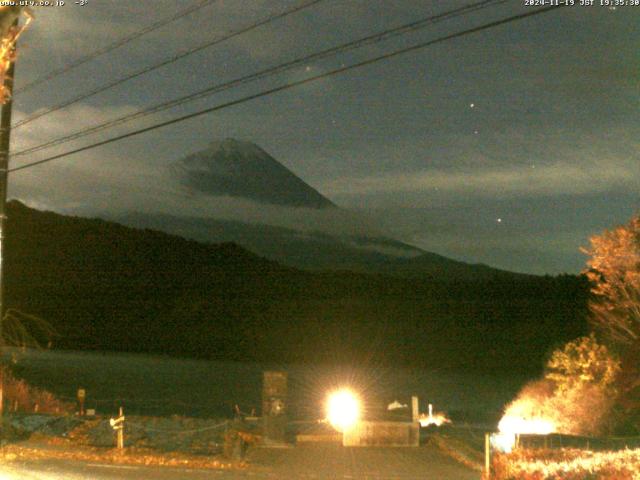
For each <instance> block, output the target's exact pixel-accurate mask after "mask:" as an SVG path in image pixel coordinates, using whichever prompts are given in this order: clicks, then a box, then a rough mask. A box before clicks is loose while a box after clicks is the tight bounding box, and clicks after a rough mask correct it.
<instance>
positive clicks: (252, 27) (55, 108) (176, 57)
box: [12, 0, 324, 128]
mask: <svg viewBox="0 0 640 480" xmlns="http://www.w3.org/2000/svg"><path fill="white" fill-rule="evenodd" d="M322 1H324V0H311V1H307V2H304V3H302V4H300V5H297V6H294V7H292V8H289V9H287V10H284V11H281V12H278V13H274V14H271V15H269V16H268V17H266V18H263V19H261V20H259V21H257V22H255V23H252V24H251V25H249V26H247V27H243V28H241V29H239V30H235V31H232V32H230V33H228V34H226V35H223V36H216V37H214V38H213V39H212V40H209V41H207V42H205V43H202V44H200V45H197V46H195V47H192V48H189V49H187V50H185V51H183V52H181V53H178V54H176V55H174V56H172V57H169V58H166V59H165V60H163V61H162V62H159V63H156V64H154V65H151V66H149V67H145V68H142V69H140V70H138V71H136V72H134V73H131V74H129V75H126V76H124V77H122V78H119V79H118V80H115V81H112V82H109V83H106V84H104V85H101V86H99V87H96V88H95V89H93V90H90V91H88V92H86V93H83V94H81V95H78V96H76V97H73V98H71V99H69V100H66V101H64V102H61V103H58V104H57V105H54V106H52V107H49V108H46V109H44V110H42V111H39V112H36V113H34V114H32V115H30V116H28V117H26V118H24V119H22V120H20V121H19V122H16V123H15V124H14V125H13V126H12V128H18V127H20V126H22V125H25V124H27V123H29V122H32V121H34V120H36V119H38V118H40V117H43V116H44V115H48V114H50V113H53V112H56V111H58V110H61V109H63V108H65V107H68V106H70V105H73V104H75V103H77V102H80V101H82V100H85V99H87V98H89V97H93V96H94V95H97V94H99V93H102V92H104V91H106V90H109V89H111V88H113V87H116V86H118V85H122V84H123V83H125V82H128V81H129V80H133V79H134V78H137V77H140V76H141V75H144V74H146V73H149V72H152V71H154V70H157V69H159V68H162V67H165V66H167V65H170V64H172V63H174V62H177V61H178V60H181V59H183V58H186V57H188V56H190V55H193V54H194V53H197V52H199V51H201V50H204V49H205V48H209V47H212V46H214V45H217V44H219V43H222V42H224V41H226V40H230V39H232V38H234V37H237V36H239V35H243V34H245V33H248V32H250V31H252V30H255V29H256V28H258V27H261V26H263V25H266V24H268V23H271V22H273V21H275V20H279V19H281V18H284V17H287V16H289V15H292V14H294V13H297V12H299V11H301V10H304V9H306V8H309V7H311V6H313V5H315V4H317V3H320V2H322Z"/></svg>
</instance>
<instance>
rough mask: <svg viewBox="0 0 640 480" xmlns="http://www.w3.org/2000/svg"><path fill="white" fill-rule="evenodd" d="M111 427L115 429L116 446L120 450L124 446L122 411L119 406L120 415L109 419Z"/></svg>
mask: <svg viewBox="0 0 640 480" xmlns="http://www.w3.org/2000/svg"><path fill="white" fill-rule="evenodd" d="M109 423H110V424H111V428H113V429H114V430H115V431H116V448H117V449H118V450H122V449H123V448H124V411H123V410H122V407H120V416H119V417H118V418H112V419H110V420H109Z"/></svg>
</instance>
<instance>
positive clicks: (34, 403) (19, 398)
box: [1, 367, 73, 413]
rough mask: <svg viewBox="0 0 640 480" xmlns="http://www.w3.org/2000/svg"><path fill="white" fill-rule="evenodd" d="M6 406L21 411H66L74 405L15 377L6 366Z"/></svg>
mask: <svg viewBox="0 0 640 480" xmlns="http://www.w3.org/2000/svg"><path fill="white" fill-rule="evenodd" d="M1 370H2V372H1V374H2V379H3V396H4V404H5V408H8V409H9V410H11V411H14V410H17V411H20V412H35V411H38V412H41V413H66V412H71V411H73V405H71V404H69V403H66V402H63V401H61V400H59V399H58V398H56V397H55V396H54V395H53V394H52V393H51V392H48V391H46V390H43V389H40V388H35V387H32V386H30V385H29V384H28V383H26V382H25V381H24V380H19V379H17V378H15V377H14V376H13V375H12V374H11V372H10V370H9V369H8V368H6V367H3V368H2V369H1Z"/></svg>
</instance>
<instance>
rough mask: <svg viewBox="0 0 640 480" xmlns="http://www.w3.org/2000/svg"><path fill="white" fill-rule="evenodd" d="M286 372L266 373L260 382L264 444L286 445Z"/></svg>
mask: <svg viewBox="0 0 640 480" xmlns="http://www.w3.org/2000/svg"><path fill="white" fill-rule="evenodd" d="M286 413H287V372H280V371H266V372H264V374H263V381H262V434H263V438H264V441H265V443H270V444H284V443H286V435H285V433H286V428H287V414H286Z"/></svg>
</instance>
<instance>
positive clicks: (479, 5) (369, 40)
mask: <svg viewBox="0 0 640 480" xmlns="http://www.w3.org/2000/svg"><path fill="white" fill-rule="evenodd" d="M507 1H508V0H482V1H480V2H476V3H472V4H469V5H466V6H463V7H459V8H456V9H453V10H449V11H447V12H444V13H441V14H437V15H433V16H430V17H427V18H423V19H420V20H417V21H415V22H411V23H408V24H405V25H401V26H399V27H395V28H392V29H388V30H384V31H382V32H379V33H376V34H373V35H368V36H366V37H364V38H360V39H358V40H354V41H351V42H347V43H345V44H342V45H339V46H336V47H332V48H329V49H326V50H323V51H320V52H317V53H312V54H310V55H307V56H304V57H302V58H297V59H295V60H291V61H289V62H286V63H283V64H280V65H277V66H275V67H271V68H267V69H265V70H261V71H259V72H256V73H252V74H250V75H246V76H244V77H240V78H236V79H234V80H230V81H228V82H225V83H222V84H216V85H213V86H210V87H208V88H206V89H204V90H200V91H199V92H196V93H192V94H189V95H186V96H183V97H180V98H178V99H174V100H170V101H168V102H163V103H160V104H158V105H155V106H152V107H149V108H146V109H144V110H139V111H137V112H133V113H130V114H128V115H124V116H122V117H119V118H116V119H113V120H109V121H107V122H105V123H102V124H99V125H95V126H93V127H88V128H85V129H83V130H80V131H78V132H75V133H72V134H69V135H65V136H62V137H58V138H56V139H53V140H50V141H48V142H45V143H42V144H40V145H36V146H33V147H29V148H26V149H24V150H20V151H18V152H12V153H11V156H12V157H13V158H15V157H18V156H22V155H26V154H29V153H34V152H38V151H40V150H44V149H47V148H50V147H53V146H56V145H61V144H64V143H67V142H70V141H72V140H77V139H78V138H82V137H85V136H87V135H90V134H93V133H97V132H100V131H102V130H105V129H108V128H112V127H115V126H117V125H121V124H124V123H127V122H130V121H133V120H137V119H140V118H143V117H146V116H148V115H151V114H154V113H157V112H160V111H163V110H167V109H169V108H173V107H176V106H179V105H182V104H184V103H187V102H191V101H194V100H198V99H201V98H205V97H207V96H210V95H213V94H215V93H218V92H221V91H225V90H229V89H232V88H235V87H237V86H239V85H242V84H244V83H248V82H252V81H255V80H260V79H262V78H265V77H269V76H272V75H275V74H278V73H282V72H285V71H287V70H291V69H293V68H295V67H296V66H298V65H300V64H304V63H308V62H312V61H317V60H320V59H324V58H327V57H331V56H335V55H337V54H340V53H344V52H347V51H351V50H354V49H357V48H361V47H363V46H365V45H372V44H375V43H379V42H382V41H385V40H388V39H390V38H393V37H397V36H399V35H404V34H406V33H408V32H411V31H415V30H418V29H421V28H424V27H426V26H428V25H431V24H434V23H437V22H440V21H443V20H447V19H450V18H454V17H457V16H461V15H466V14H469V13H471V12H475V11H478V10H481V9H484V8H488V7H490V6H496V5H499V4H502V3H505V2H507Z"/></svg>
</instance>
